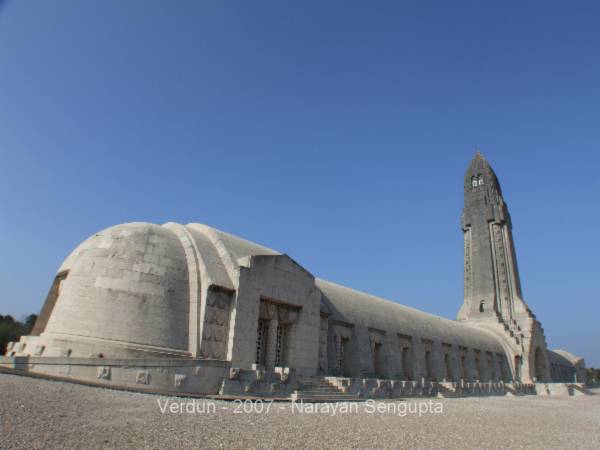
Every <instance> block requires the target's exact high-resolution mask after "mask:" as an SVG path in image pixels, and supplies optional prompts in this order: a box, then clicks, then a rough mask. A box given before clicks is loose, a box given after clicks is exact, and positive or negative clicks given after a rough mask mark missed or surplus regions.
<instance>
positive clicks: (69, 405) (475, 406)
mask: <svg viewBox="0 0 600 450" xmlns="http://www.w3.org/2000/svg"><path fill="white" fill-rule="evenodd" d="M179 402H184V403H183V408H184V409H185V408H191V407H195V408H196V411H195V413H188V412H185V410H184V412H169V408H174V409H175V408H177V409H179ZM194 402H195V403H194ZM190 405H191V406H190ZM210 405H212V406H210ZM346 405H348V404H346ZM260 406H261V405H247V407H248V408H249V409H250V407H252V408H251V409H252V410H253V411H252V412H248V413H244V412H243V405H242V404H240V403H231V402H223V401H212V400H195V401H194V400H192V399H181V398H175V397H164V396H156V395H148V394H138V393H130V392H123V391H113V390H109V389H102V388H94V387H87V386H81V385H75V384H70V383H63V382H57V381H48V380H41V379H33V378H27V377H20V376H15V375H7V374H0V447H2V448H8V449H10V448H39V447H43V448H57V447H60V448H64V447H75V448H113V447H119V448H131V447H148V448H191V447H194V448H198V447H237V448H239V447H261V448H262V447H299V448H315V447H319V448H323V447H328V448H339V447H370V448H373V447H437V448H439V447H444V448H458V447H460V448H465V447H468V448H501V447H502V448H506V447H535V448H551V447H553V448H555V447H563V448H564V447H568V448H599V447H600V395H595V396H586V397H518V398H511V397H506V398H504V397H502V398H499V397H492V398H466V399H442V400H438V399H434V400H433V402H432V403H429V400H427V401H418V400H409V401H408V402H397V401H393V402H382V403H371V404H365V403H359V404H354V406H350V408H353V409H351V410H349V411H341V410H340V409H339V408H342V407H343V406H342V405H341V404H338V406H337V408H338V410H337V411H335V415H333V414H334V411H333V409H332V408H333V406H332V404H324V406H323V405H321V406H320V407H321V408H329V410H328V411H321V412H310V411H305V412H304V413H300V412H299V411H298V410H297V409H295V410H292V409H291V408H292V407H291V405H290V403H274V404H272V405H271V407H270V410H269V412H268V413H266V411H263V412H262V413H259V412H258V410H259V409H260ZM266 406H267V405H266V404H265V405H262V407H263V408H264V409H265V410H266ZM161 407H164V408H166V411H165V412H164V413H163V412H161ZM375 407H380V408H386V412H383V413H380V412H374V408H375ZM419 407H420V408H421V410H422V411H424V409H425V407H426V408H427V410H428V412H427V413H423V414H421V416H419V413H418V409H416V408H419ZM209 408H211V409H210V411H209ZM236 408H237V409H238V410H240V411H241V412H240V413H236V412H235V410H236ZM388 408H389V410H388ZM440 408H441V409H443V412H440ZM203 409H205V412H202V410H203ZM415 409H416V411H417V412H416V413H412V411H414V410H415ZM436 411H437V413H436ZM404 414H405V415H404Z"/></svg>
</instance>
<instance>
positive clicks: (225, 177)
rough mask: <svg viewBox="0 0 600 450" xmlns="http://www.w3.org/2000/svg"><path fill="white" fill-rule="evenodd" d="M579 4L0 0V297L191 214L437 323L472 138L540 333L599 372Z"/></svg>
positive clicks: (591, 23) (587, 88)
mask: <svg viewBox="0 0 600 450" xmlns="http://www.w3.org/2000/svg"><path fill="white" fill-rule="evenodd" d="M599 19H600V4H599V3H598V2H576V3H568V2H551V1H544V2H541V1H540V2H522V1H520V2H422V1H421V2H400V1H389V2H386V1H378V2H351V1H339V2H323V1H319V2H311V1H302V2H276V1H273V2H261V1H253V2H226V1H177V2H166V1H160V2H156V1H133V0H127V1H102V2H89V1H88V2H85V1H58V0H55V1H52V2H47V1H28V2H20V1H6V2H2V3H0V169H1V170H2V173H1V177H0V313H2V314H6V313H11V314H13V315H15V316H17V317H22V316H23V315H25V314H27V313H30V312H38V310H39V309H40V307H41V305H42V303H43V301H44V299H45V296H46V293H47V291H48V288H49V286H50V284H51V281H52V279H53V276H54V274H55V272H56V270H57V269H58V267H59V265H60V263H61V261H62V260H63V259H64V258H65V257H66V256H67V255H68V253H69V252H70V251H71V250H72V249H73V248H74V247H75V246H76V245H77V244H78V243H79V242H80V241H82V240H83V239H85V238H86V237H88V236H89V235H91V234H93V233H95V232H97V231H99V230H101V229H103V228H105V227H108V226H111V225H114V224H117V223H122V222H130V221H148V222H155V223H164V222H167V221H176V222H181V223H188V222H201V223H206V224H209V225H212V226H215V227H217V228H220V229H223V230H225V231H229V232H232V233H234V234H237V235H240V236H242V237H245V238H247V239H250V240H253V241H256V242H259V243H262V244H264V245H267V246H269V247H272V248H275V249H277V250H280V251H283V252H286V253H288V254H289V255H290V256H292V257H293V258H294V259H296V260H297V261H298V262H299V263H300V264H302V265H303V266H304V267H306V268H307V269H308V270H309V271H311V272H312V273H314V274H315V275H316V276H319V277H322V278H326V279H330V280H332V281H335V282H338V283H341V284H345V285H348V286H350V287H353V288H356V289H360V290H364V291H367V292H370V293H373V294H376V295H380V296H383V297H386V298H389V299H392V300H395V301H398V302H400V303H403V304H406V305H409V306H413V307H416V308H419V309H422V310H424V311H428V312H432V313H435V314H439V315H442V316H445V317H449V318H454V317H455V316H456V313H457V311H458V309H459V307H460V304H461V301H462V236H461V231H460V225H459V224H460V212H461V208H462V202H463V197H462V183H463V175H464V171H465V169H466V167H467V166H468V164H469V161H470V160H471V158H472V156H473V154H474V151H475V149H476V148H480V149H481V151H482V152H483V153H484V154H485V155H486V157H487V158H488V160H489V161H490V162H491V164H492V166H493V167H494V169H495V171H496V172H497V174H498V176H499V178H500V181H501V183H502V187H503V192H504V196H505V198H506V200H507V202H508V204H509V208H510V211H511V214H512V217H513V225H514V235H515V241H516V245H517V256H518V259H519V266H520V269H521V278H522V283H523V289H524V296H525V299H526V301H527V302H528V304H529V305H530V306H531V308H532V309H533V310H534V312H535V313H536V314H537V317H538V318H539V319H540V320H541V321H542V324H543V326H544V328H545V332H546V337H547V340H548V344H549V346H550V347H551V348H557V347H558V348H566V349H568V350H570V351H572V352H574V353H577V354H580V355H583V356H585V357H586V359H587V361H588V365H596V366H600V346H599V345H598V343H599V342H600V327H598V325H597V324H598V319H599V317H600V306H599V305H600V288H599V287H598V283H599V279H600V269H599V264H598V254H600V239H599V238H598V229H599V227H600V211H599V207H598V196H599V194H600V181H599V177H598V175H597V172H598V171H597V167H598V164H599V162H600V156H599V155H600V152H599V150H600V148H599V145H598V142H599V141H600V127H599V125H600V123H599V121H600V87H599V86H600V84H599V81H598V80H600V58H598V51H599V46H600V27H598V26H597V24H598V21H599Z"/></svg>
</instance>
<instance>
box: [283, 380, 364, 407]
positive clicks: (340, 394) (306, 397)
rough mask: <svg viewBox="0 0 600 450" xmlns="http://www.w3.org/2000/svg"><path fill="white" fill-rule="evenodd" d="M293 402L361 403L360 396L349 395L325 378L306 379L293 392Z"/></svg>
mask: <svg viewBox="0 0 600 450" xmlns="http://www.w3.org/2000/svg"><path fill="white" fill-rule="evenodd" d="M290 398H291V400H294V401H303V402H307V403H317V402H351V401H359V400H360V394H358V393H357V394H349V393H347V392H345V391H344V390H343V389H340V388H338V387H337V386H335V385H333V384H332V383H330V382H329V381H327V380H326V379H325V378H323V377H311V378H304V379H302V380H301V381H300V386H299V388H298V389H297V390H296V391H294V392H292V395H291V397H290Z"/></svg>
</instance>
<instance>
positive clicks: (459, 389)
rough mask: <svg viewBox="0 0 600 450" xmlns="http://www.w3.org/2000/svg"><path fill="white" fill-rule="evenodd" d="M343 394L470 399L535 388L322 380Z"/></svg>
mask: <svg viewBox="0 0 600 450" xmlns="http://www.w3.org/2000/svg"><path fill="white" fill-rule="evenodd" d="M326 380H327V381H329V382H330V383H331V384H333V385H334V386H337V387H338V388H339V389H341V390H342V391H343V392H347V393H351V394H359V395H360V396H361V397H362V398H400V397H438V396H440V397H470V396H492V395H500V396H502V395H508V394H512V395H533V394H536V389H535V385H533V384H523V383H504V382H501V381H500V382H487V383H483V382H479V381H474V382H437V381H427V380H421V381H414V380H413V381H405V380H382V379H375V378H342V377H326Z"/></svg>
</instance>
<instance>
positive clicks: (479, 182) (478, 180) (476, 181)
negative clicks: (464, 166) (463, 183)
mask: <svg viewBox="0 0 600 450" xmlns="http://www.w3.org/2000/svg"><path fill="white" fill-rule="evenodd" d="M471 186H473V187H477V186H483V176H482V175H478V176H476V177H471Z"/></svg>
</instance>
